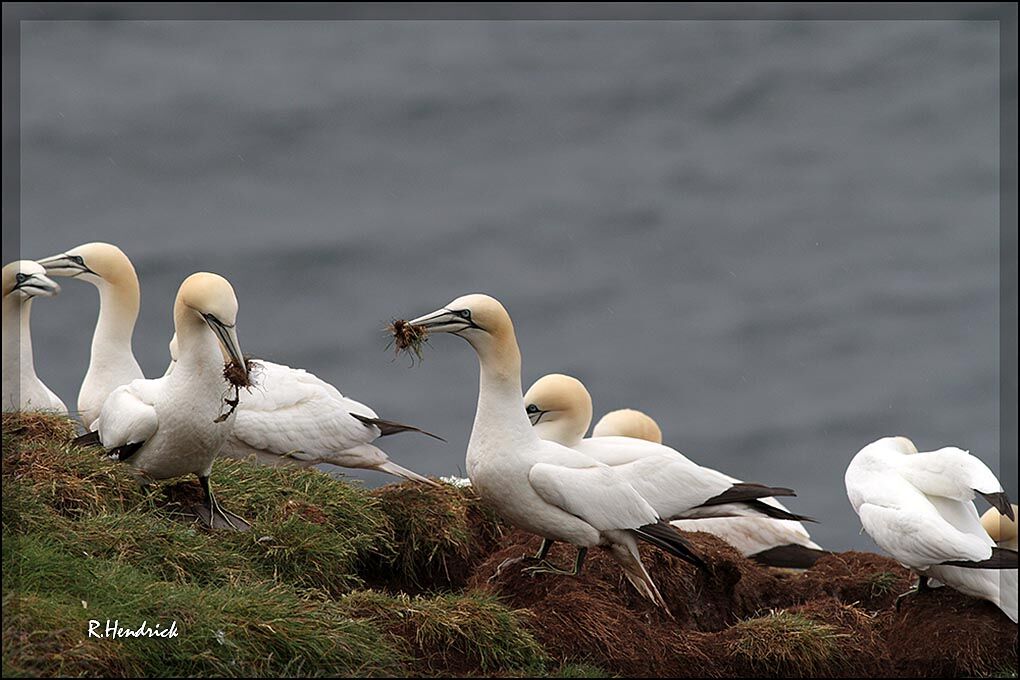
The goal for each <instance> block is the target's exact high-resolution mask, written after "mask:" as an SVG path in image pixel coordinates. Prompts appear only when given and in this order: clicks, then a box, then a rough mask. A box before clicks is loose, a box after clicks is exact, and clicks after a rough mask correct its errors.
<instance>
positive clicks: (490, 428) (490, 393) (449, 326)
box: [410, 294, 703, 611]
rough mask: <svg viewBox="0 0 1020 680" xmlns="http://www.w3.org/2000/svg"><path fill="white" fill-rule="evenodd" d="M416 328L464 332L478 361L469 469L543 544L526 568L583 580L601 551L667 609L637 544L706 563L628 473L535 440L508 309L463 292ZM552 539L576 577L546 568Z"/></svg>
mask: <svg viewBox="0 0 1020 680" xmlns="http://www.w3.org/2000/svg"><path fill="white" fill-rule="evenodd" d="M410 323H411V324H412V325H414V326H417V327H419V328H423V329H425V330H426V331H427V332H429V333H451V334H453V335H457V336H460V337H462V338H464V339H465V340H467V341H468V343H469V344H470V345H471V346H472V348H474V350H475V352H476V353H477V355H478V361H479V364H480V366H481V377H480V383H479V390H478V409H477V411H476V413H475V421H474V426H473V427H472V430H471V439H470V442H469V444H468V450H467V472H468V476H469V477H470V479H471V484H472V486H473V488H474V489H475V491H477V493H478V495H479V496H480V497H481V498H483V499H484V500H485V501H486V502H487V503H489V504H490V505H491V506H492V507H494V508H495V509H496V511H497V512H499V514H501V515H502V516H503V517H504V518H506V519H507V520H509V521H510V522H511V523H512V524H514V525H516V526H518V527H520V528H522V529H524V530H526V531H530V532H531V533H534V534H538V535H539V536H542V538H543V539H545V540H544V541H543V545H542V549H541V550H540V551H539V554H538V555H537V556H536V558H534V559H537V560H538V564H536V565H534V566H531V567H528V569H527V570H528V572H529V573H533V574H534V573H570V574H577V573H579V572H580V570H581V566H582V564H583V561H584V557H585V555H586V553H587V551H588V549H589V548H592V547H595V546H600V547H604V548H607V549H608V550H609V553H610V555H612V557H613V558H614V559H615V560H616V561H617V562H618V563H619V564H620V566H621V567H622V568H623V570H624V574H625V575H626V576H627V578H628V580H629V581H630V582H631V583H632V584H633V585H634V586H635V588H636V589H637V590H638V592H640V593H641V594H642V595H644V596H645V597H647V598H648V599H649V600H651V601H652V602H654V603H655V604H657V605H659V606H661V607H663V608H664V609H667V611H668V608H667V607H666V604H665V602H664V601H663V599H662V596H661V595H660V594H659V591H658V588H656V586H655V583H654V582H653V581H652V578H651V576H649V574H648V572H647V571H646V570H645V568H644V566H643V565H642V563H641V559H640V555H639V553H638V547H637V541H638V540H643V541H647V542H649V543H652V544H653V545H656V546H658V547H659V548H662V549H663V550H666V551H668V552H671V553H672V554H674V555H676V556H678V557H680V558H682V559H685V560H687V561H689V562H692V563H694V564H698V565H703V563H702V562H701V560H700V558H698V557H697V556H696V555H694V554H693V552H692V551H691V549H690V547H689V545H688V544H687V542H686V541H685V540H684V538H683V537H682V536H681V535H680V534H679V532H677V531H676V530H675V529H674V528H673V527H671V526H669V524H667V523H666V522H664V521H663V520H662V519H661V518H660V517H659V515H658V514H657V513H656V512H655V510H654V508H653V507H652V506H651V505H649V504H648V502H647V501H645V499H643V498H642V497H641V495H640V494H639V493H638V492H637V491H636V490H635V489H634V487H633V486H631V484H630V483H629V482H628V481H627V479H626V478H625V477H624V476H623V475H621V474H619V473H618V472H617V471H616V470H614V469H613V468H612V467H610V466H608V465H604V464H602V463H599V462H598V461H596V460H594V459H592V458H590V457H588V456H586V455H584V454H582V453H580V452H578V451H574V450H573V449H570V448H567V447H565V446H562V445H560V444H556V443H554V442H548V441H544V440H542V439H540V438H539V437H538V435H537V434H536V433H535V431H534V430H533V429H532V427H531V423H530V422H529V420H528V418H527V416H526V415H525V411H524V399H523V396H522V394H521V354H520V349H519V348H518V346H517V338H516V336H515V334H514V327H513V322H512V321H511V320H510V315H509V314H507V312H506V310H505V309H504V308H503V305H501V304H500V303H499V302H498V301H497V300H495V299H494V298H491V297H489V296H487V295H477V294H476V295H466V296H464V297H460V298H458V299H456V300H454V301H453V302H451V303H449V304H448V305H446V306H445V307H443V308H441V309H439V310H437V311H435V312H432V313H431V314H426V315H425V316H422V317H420V318H418V319H415V320H413V321H411V322H410ZM550 541H562V542H565V543H570V544H572V545H574V546H575V547H576V548H577V549H578V552H577V558H576V560H575V563H574V569H573V571H570V572H568V571H566V570H562V569H557V568H556V567H553V566H552V565H550V564H549V563H547V562H545V559H544V558H545V556H546V553H547V552H548V548H549V545H550V543H549V542H550Z"/></svg>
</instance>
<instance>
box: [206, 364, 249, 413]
mask: <svg viewBox="0 0 1020 680" xmlns="http://www.w3.org/2000/svg"><path fill="white" fill-rule="evenodd" d="M259 368H260V366H259V364H258V363H257V362H255V361H252V360H251V358H250V357H245V358H244V366H242V365H241V363H240V362H239V361H237V360H236V359H233V358H231V359H230V360H229V361H227V362H226V363H224V364H223V379H224V380H226V381H227V383H228V384H229V385H230V386H231V387H232V388H234V398H233V399H227V398H226V397H224V399H223V403H224V404H226V406H227V411H226V413H221V414H220V415H219V416H217V417H216V419H215V420H214V421H213V422H214V423H222V422H223V421H224V420H226V419H227V418H229V417H230V414H231V413H233V412H234V411H235V410H237V405H238V404H239V403H240V402H241V388H242V387H244V388H245V389H248V390H249V391H250V390H251V388H252V387H253V386H254V385H255V381H254V380H253V379H252V376H253V374H254V373H255V372H257V371H258V370H259Z"/></svg>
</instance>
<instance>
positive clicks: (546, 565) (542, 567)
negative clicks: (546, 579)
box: [522, 548, 588, 576]
mask: <svg viewBox="0 0 1020 680" xmlns="http://www.w3.org/2000/svg"><path fill="white" fill-rule="evenodd" d="M587 554H588V549H587V548H578V549H577V557H575V558H574V568H573V569H571V570H567V569H561V568H560V567H557V566H556V565H555V564H552V563H551V562H548V561H546V560H542V561H541V562H539V563H538V564H536V565H534V566H532V567H525V568H524V569H522V571H523V572H524V573H525V574H528V575H529V576H534V575H535V574H557V575H559V576H578V575H579V574H580V573H581V566H582V565H583V564H584V558H585V556H586V555H587Z"/></svg>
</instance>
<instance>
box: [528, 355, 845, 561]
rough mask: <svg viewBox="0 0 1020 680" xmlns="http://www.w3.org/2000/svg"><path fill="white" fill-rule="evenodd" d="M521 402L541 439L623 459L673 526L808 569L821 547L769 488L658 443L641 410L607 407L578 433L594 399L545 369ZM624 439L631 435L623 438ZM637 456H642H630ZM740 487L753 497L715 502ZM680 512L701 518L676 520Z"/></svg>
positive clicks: (653, 425)
mask: <svg viewBox="0 0 1020 680" xmlns="http://www.w3.org/2000/svg"><path fill="white" fill-rule="evenodd" d="M524 403H525V409H526V411H527V413H528V417H529V418H530V419H531V422H532V423H533V425H534V428H535V431H536V432H538V435H539V436H540V437H542V438H543V439H547V440H550V441H555V442H558V443H560V444H563V445H564V446H569V447H571V448H574V449H577V450H578V451H581V452H582V453H585V454H588V455H589V456H591V457H592V458H595V459H596V460H599V461H601V462H603V463H608V464H614V463H615V462H617V461H621V460H622V461H627V462H626V463H624V464H623V465H620V466H619V469H620V470H621V471H631V472H633V473H634V474H636V475H637V479H636V480H634V481H632V485H633V486H634V487H635V488H636V489H637V490H638V492H639V493H641V494H642V496H644V497H645V499H646V500H648V501H649V502H651V503H652V506H653V507H654V508H655V509H656V511H657V512H658V513H659V514H660V515H662V516H663V517H667V518H669V519H670V520H672V521H671V524H673V526H675V527H677V528H679V529H683V530H685V531H705V532H708V533H711V534H715V535H716V536H719V537H720V538H722V539H723V540H725V541H726V542H728V543H730V544H731V545H732V546H733V547H735V548H737V550H739V551H740V552H741V554H743V555H746V556H750V557H752V558H753V559H755V560H756V561H759V562H761V563H763V564H767V565H770V566H779V567H787V568H807V567H809V566H811V564H813V563H814V562H815V561H816V560H817V559H818V558H819V557H821V556H822V555H824V554H825V552H824V551H823V550H821V548H820V547H819V546H818V545H817V544H815V543H814V542H812V541H811V537H810V536H809V535H808V533H807V531H806V530H805V529H804V527H803V525H802V524H801V523H800V522H799V521H797V520H796V519H793V518H795V517H798V516H796V515H793V514H792V513H790V512H789V511H788V510H787V509H786V508H785V507H784V506H783V505H782V504H781V503H780V502H779V501H777V500H775V499H774V498H772V497H768V496H764V495H762V492H767V491H768V490H770V487H761V486H760V485H748V484H745V483H743V482H741V481H739V480H737V479H735V478H733V477H730V476H729V475H724V474H723V473H720V472H717V471H716V470H712V469H710V468H705V467H702V466H699V465H697V464H696V463H693V462H692V461H690V460H689V459H687V458H686V457H685V456H684V455H683V454H681V453H680V452H679V451H676V450H675V449H672V448H669V447H666V446H662V431H661V429H660V428H659V426H658V424H657V423H656V422H655V421H654V420H653V419H652V418H650V417H649V416H647V415H645V414H644V413H642V412H640V411H635V410H632V409H624V410H620V411H613V412H611V413H609V414H607V415H606V416H604V417H603V418H602V420H600V421H599V424H598V425H596V427H595V430H594V433H593V434H594V436H593V437H592V438H591V439H584V434H585V432H587V431H588V425H589V424H590V423H591V417H592V399H591V395H590V394H589V393H588V390H587V389H586V388H585V386H584V385H583V384H582V383H581V381H579V380H577V379H576V378H573V377H571V376H567V375H562V374H558V373H553V374H550V375H546V376H544V377H542V378H540V379H539V380H537V381H536V382H535V384H534V385H532V386H531V388H530V389H528V391H527V393H526V394H525V395H524ZM625 439H626V440H629V441H622V440H625ZM638 440H643V441H641V442H640V443H639V441H638ZM646 442H650V443H651V445H649V444H647V443H646ZM606 444H611V446H606ZM637 460H640V463H638V462H632V461H637ZM741 488H747V489H750V490H751V491H752V493H750V494H749V495H751V496H754V498H751V499H749V500H747V501H744V502H736V503H732V504H722V505H720V504H715V503H714V502H713V501H714V500H715V499H717V498H719V497H720V496H722V497H725V495H726V494H727V493H729V494H731V495H732V494H733V493H734V490H735V489H741ZM778 491H784V492H785V491H786V490H785V489H779V490H778ZM685 504H686V505H689V506H690V507H689V509H688V508H686V507H684V506H685ZM715 513H718V514H715ZM734 514H740V515H745V516H739V517H734V516H732V515H734ZM684 517H697V518H699V519H681V518H684ZM784 517H785V518H784Z"/></svg>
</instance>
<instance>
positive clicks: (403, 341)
mask: <svg viewBox="0 0 1020 680" xmlns="http://www.w3.org/2000/svg"><path fill="white" fill-rule="evenodd" d="M386 330H387V331H389V333H390V335H391V336H392V337H393V340H392V343H393V345H394V347H395V348H396V349H395V351H396V353H397V354H400V353H401V352H410V353H412V354H413V355H414V357H416V358H417V359H418V361H421V359H422V348H423V347H424V346H425V342H426V341H427V340H428V337H429V330H428V328H426V327H425V326H418V325H415V324H412V323H409V322H407V321H405V320H403V319H394V320H393V321H391V322H390V323H389V325H387V326H386ZM412 361H413V359H412Z"/></svg>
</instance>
